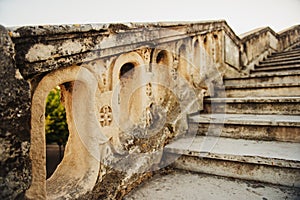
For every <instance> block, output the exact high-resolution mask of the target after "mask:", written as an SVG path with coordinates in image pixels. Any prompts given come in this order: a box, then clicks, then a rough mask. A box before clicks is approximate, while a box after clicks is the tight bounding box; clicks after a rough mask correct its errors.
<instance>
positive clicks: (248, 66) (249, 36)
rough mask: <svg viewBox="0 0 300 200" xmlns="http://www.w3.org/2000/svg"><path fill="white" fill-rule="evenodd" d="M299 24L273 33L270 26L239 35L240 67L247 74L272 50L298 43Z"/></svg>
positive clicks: (281, 49)
mask: <svg viewBox="0 0 300 200" xmlns="http://www.w3.org/2000/svg"><path fill="white" fill-rule="evenodd" d="M299 30H300V26H299V25H297V26H293V27H291V28H289V29H287V30H284V31H282V32H279V33H275V32H274V31H273V30H272V29H271V28H269V27H264V28H259V29H255V30H253V31H250V32H248V33H245V34H243V35H241V36H240V37H241V58H240V59H241V63H240V65H241V68H242V69H243V71H244V73H246V74H248V73H249V71H250V70H253V69H254V66H255V65H257V64H258V63H259V62H260V61H262V60H263V59H265V58H266V57H267V56H268V55H270V54H271V53H273V52H278V51H283V50H286V49H287V48H289V47H292V46H293V45H295V44H299V41H300V38H299V33H300V31H299Z"/></svg>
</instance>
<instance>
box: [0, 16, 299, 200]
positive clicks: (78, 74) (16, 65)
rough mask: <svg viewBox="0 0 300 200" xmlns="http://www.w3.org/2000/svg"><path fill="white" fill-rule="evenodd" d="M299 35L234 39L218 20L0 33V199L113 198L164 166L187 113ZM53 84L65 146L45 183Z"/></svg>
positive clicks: (267, 32) (265, 32)
mask: <svg viewBox="0 0 300 200" xmlns="http://www.w3.org/2000/svg"><path fill="white" fill-rule="evenodd" d="M299 27H300V26H295V27H292V28H291V29H289V30H287V31H284V32H282V33H280V34H277V33H274V31H272V30H271V29H269V28H266V29H259V30H256V31H254V32H252V33H250V34H247V35H246V36H245V37H243V38H242V39H241V38H239V37H238V36H236V35H235V33H234V32H233V31H232V30H231V28H230V27H229V26H228V25H227V23H226V22H225V21H208V22H195V23H187V22H182V23H143V24H138V23H129V24H98V25H61V26H36V27H16V28H10V29H9V33H7V32H6V30H5V28H2V29H1V48H2V50H1V61H0V62H1V65H0V67H1V72H0V75H1V80H0V81H1V122H2V124H1V143H2V144H3V145H2V146H1V159H0V161H1V177H0V180H1V189H2V187H3V190H2V191H3V192H2V191H1V195H3V198H15V197H17V196H19V197H23V196H24V192H25V190H26V197H27V198H29V199H45V198H48V199H57V198H61V199H68V198H72V199H75V198H78V199H99V198H100V199H121V198H122V197H123V196H124V195H125V194H126V193H127V192H129V191H130V190H131V189H132V188H134V187H135V186H136V185H137V184H139V183H140V182H141V181H142V180H144V179H147V178H148V177H149V176H151V174H152V172H151V170H155V169H157V168H160V167H163V166H161V165H160V164H162V165H163V164H164V163H163V162H161V160H162V159H163V157H162V153H163V148H164V147H165V145H166V144H167V143H169V142H170V141H171V140H172V139H174V138H176V137H178V136H182V135H183V134H184V133H185V132H186V131H187V129H188V124H187V123H188V122H187V119H186V115H187V114H188V113H191V112H195V111H198V110H202V109H203V105H202V104H203V98H204V97H205V96H214V95H215V96H218V97H222V95H224V92H222V91H221V92H220V90H215V88H216V86H218V87H217V88H218V89H220V88H222V86H223V78H224V77H227V78H228V77H231V78H233V79H234V78H241V76H248V73H249V71H250V70H251V69H252V68H253V67H254V65H255V64H256V63H258V62H259V61H261V60H262V59H264V57H266V56H267V55H269V54H271V53H272V52H276V51H281V50H283V49H287V48H289V47H291V46H295V45H297V44H298V43H299V38H298V37H294V34H298V32H297V31H298V30H299ZM9 36H10V37H9ZM11 40H12V41H13V42H11ZM14 49H15V52H16V54H15V60H16V62H15V61H14ZM23 77H24V78H23ZM248 77H250V78H251V75H250V76H248ZM256 78H257V77H256ZM295 79H297V77H295ZM26 81H28V82H26ZM264 81H265V82H267V80H266V79H265V78H263V81H262V83H261V85H262V86H264V85H263V84H264V83H263V82H264ZM280 81H281V79H280V80H278V82H280ZM254 82H255V81H254ZM158 83H159V84H158ZM250 83H251V81H250ZM58 85H60V87H61V88H62V95H63V97H64V98H63V102H64V104H65V107H66V110H67V121H68V126H69V133H70V136H69V140H68V143H67V145H66V153H65V156H64V159H63V160H62V162H61V164H60V165H59V166H58V168H57V170H56V172H54V174H53V175H52V177H50V178H49V179H47V180H46V179H45V177H46V171H45V161H46V158H45V131H44V123H45V118H44V114H45V99H46V97H47V94H48V93H49V92H50V90H51V89H52V88H53V87H55V86H58ZM237 85H238V84H237ZM250 86H251V85H250ZM228 87H229V88H227V89H230V87H231V88H233V87H234V86H232V85H231V86H230V85H229V86H228ZM237 87H239V86H237ZM240 87H241V86H240ZM295 89H298V88H297V87H295ZM30 93H31V94H32V95H31V96H30ZM235 93H239V91H237V92H236V91H233V92H232V94H235ZM124 99H125V100H124ZM30 102H32V105H30ZM74 105H75V106H74ZM74 107H75V110H74ZM290 109H294V107H293V106H292V107H291V108H290ZM30 117H31V118H30ZM30 120H31V121H30ZM157 127H158V128H157ZM279 131H280V130H279ZM29 132H30V134H29ZM247 134H248V133H247ZM249 135H250V134H249ZM30 145H31V147H30V156H31V159H29V156H28V155H29V146H30ZM2 152H3V153H2ZM30 163H32V166H30ZM2 166H3V167H2ZM268 170H269V169H268ZM31 180H32V182H30V181H31ZM28 188H29V189H28ZM1 197H2V196H1Z"/></svg>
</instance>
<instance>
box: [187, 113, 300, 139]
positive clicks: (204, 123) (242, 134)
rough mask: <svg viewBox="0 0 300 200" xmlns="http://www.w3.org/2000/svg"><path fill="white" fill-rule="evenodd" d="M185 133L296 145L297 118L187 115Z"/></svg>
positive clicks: (299, 119) (298, 135) (299, 131)
mask: <svg viewBox="0 0 300 200" xmlns="http://www.w3.org/2000/svg"><path fill="white" fill-rule="evenodd" d="M189 133H190V134H193V135H213V136H221V137H228V138H241V139H251V140H265V141H272V140H275V141H288V142H300V115H254V114H223V113H217V114H215V113H213V114H200V115H199V114H198V115H193V114H191V115H189Z"/></svg>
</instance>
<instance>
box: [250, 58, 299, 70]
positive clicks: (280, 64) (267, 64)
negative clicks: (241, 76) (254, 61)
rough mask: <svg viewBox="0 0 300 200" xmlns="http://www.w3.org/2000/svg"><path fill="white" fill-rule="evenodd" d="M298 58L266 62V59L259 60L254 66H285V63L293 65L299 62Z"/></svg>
mask: <svg viewBox="0 0 300 200" xmlns="http://www.w3.org/2000/svg"><path fill="white" fill-rule="evenodd" d="M299 63H300V60H299V59H297V60H287V59H284V60H282V61H276V62H268V60H266V61H263V62H261V63H260V64H259V65H257V66H256V68H262V67H273V66H287V65H294V64H299Z"/></svg>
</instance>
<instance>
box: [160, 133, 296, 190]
mask: <svg viewBox="0 0 300 200" xmlns="http://www.w3.org/2000/svg"><path fill="white" fill-rule="evenodd" d="M299 152H300V144H298V143H289V142H275V141H254V140H243V139H231V138H221V137H204V136H197V137H192V138H182V139H178V140H176V141H174V142H172V143H170V144H168V145H167V146H166V147H165V148H164V159H169V158H172V157H173V156H178V155H181V156H180V157H179V158H178V159H176V160H175V162H174V163H173V167H175V168H178V169H184V170H188V171H194V172H201V173H207V174H214V175H219V176H226V177H233V178H239V179H246V180H254V181H259V182H267V183H272V184H279V185H285V186H293V187H300V153H299Z"/></svg>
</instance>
